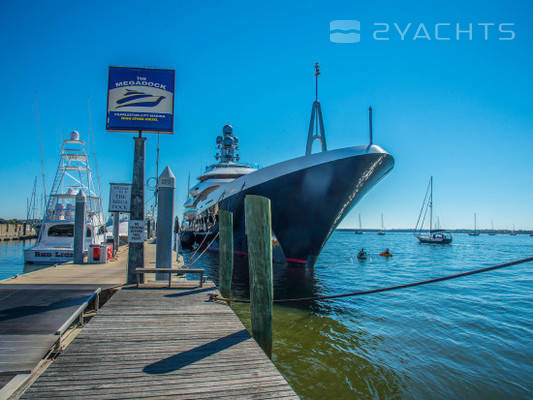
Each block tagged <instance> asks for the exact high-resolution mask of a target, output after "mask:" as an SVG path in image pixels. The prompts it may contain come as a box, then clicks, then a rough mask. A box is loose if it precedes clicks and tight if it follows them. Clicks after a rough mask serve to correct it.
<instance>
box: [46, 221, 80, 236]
mask: <svg viewBox="0 0 533 400" xmlns="http://www.w3.org/2000/svg"><path fill="white" fill-rule="evenodd" d="M48 236H55V237H57V236H60V237H73V236H74V225H73V224H62V225H54V226H51V227H50V228H49V229H48Z"/></svg>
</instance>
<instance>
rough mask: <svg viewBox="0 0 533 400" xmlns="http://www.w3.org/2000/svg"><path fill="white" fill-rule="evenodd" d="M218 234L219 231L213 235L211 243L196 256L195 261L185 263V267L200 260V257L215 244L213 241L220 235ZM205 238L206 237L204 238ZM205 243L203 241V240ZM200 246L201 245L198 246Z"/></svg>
mask: <svg viewBox="0 0 533 400" xmlns="http://www.w3.org/2000/svg"><path fill="white" fill-rule="evenodd" d="M218 234H219V232H217V233H216V235H215V236H214V237H213V239H212V240H211V241H210V242H209V244H208V245H207V246H206V247H205V249H204V251H202V252H201V253H200V255H199V256H198V257H196V259H195V260H194V261H191V262H190V263H189V264H187V265H184V266H183V268H189V267H190V266H191V265H193V264H194V263H195V262H196V261H198V260H199V259H200V257H202V256H203V255H204V253H205V252H206V251H207V250H208V249H209V248H210V247H211V245H212V244H213V242H214V241H215V240H216V238H217V237H218ZM205 237H207V235H205ZM204 239H205V238H204ZM202 243H203V241H202ZM198 248H200V247H198Z"/></svg>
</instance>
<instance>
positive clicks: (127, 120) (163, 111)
mask: <svg viewBox="0 0 533 400" xmlns="http://www.w3.org/2000/svg"><path fill="white" fill-rule="evenodd" d="M174 76H175V71H174V70H170V69H148V68H130V67H109V79H108V85H107V88H108V90H107V118H106V130H108V131H114V132H138V133H139V136H137V137H135V138H133V140H134V141H135V150H134V154H133V177H132V181H131V204H130V206H131V207H130V223H129V224H130V227H133V226H135V224H136V223H140V222H142V224H143V239H142V241H141V240H139V241H132V240H131V239H129V242H130V245H129V249H128V272H127V282H128V283H133V282H135V280H136V274H135V269H136V268H143V267H144V240H145V239H144V172H145V171H144V153H145V141H146V138H144V137H142V132H151V133H170V134H172V133H173V132H174ZM132 222H134V223H133V225H132Z"/></svg>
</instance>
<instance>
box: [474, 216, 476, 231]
mask: <svg viewBox="0 0 533 400" xmlns="http://www.w3.org/2000/svg"><path fill="white" fill-rule="evenodd" d="M475 232H477V215H476V213H474V233H475Z"/></svg>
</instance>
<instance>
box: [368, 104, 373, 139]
mask: <svg viewBox="0 0 533 400" xmlns="http://www.w3.org/2000/svg"><path fill="white" fill-rule="evenodd" d="M368 126H369V128H370V145H372V142H373V138H372V107H368Z"/></svg>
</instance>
